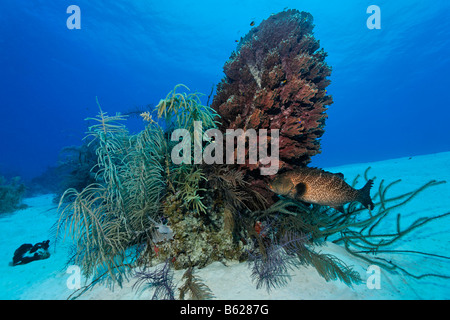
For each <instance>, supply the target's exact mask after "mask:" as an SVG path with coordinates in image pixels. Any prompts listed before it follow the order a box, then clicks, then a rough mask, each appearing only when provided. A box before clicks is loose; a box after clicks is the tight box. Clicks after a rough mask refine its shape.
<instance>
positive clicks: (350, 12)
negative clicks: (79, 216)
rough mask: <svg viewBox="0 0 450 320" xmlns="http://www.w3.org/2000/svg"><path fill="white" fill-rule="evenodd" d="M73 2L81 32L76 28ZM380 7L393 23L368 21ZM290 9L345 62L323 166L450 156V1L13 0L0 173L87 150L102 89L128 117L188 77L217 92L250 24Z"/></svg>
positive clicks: (2, 83)
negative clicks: (69, 149)
mask: <svg viewBox="0 0 450 320" xmlns="http://www.w3.org/2000/svg"><path fill="white" fill-rule="evenodd" d="M73 4H75V5H78V6H79V8H80V10H81V25H80V26H81V29H72V30H69V29H68V28H67V25H66V21H67V19H68V18H69V16H70V14H68V13H67V12H66V10H67V8H68V7H69V6H70V5H73ZM373 4H375V5H377V6H379V7H380V9H381V29H379V30H377V29H373V30H370V29H368V28H367V25H366V21H367V19H368V18H369V16H370V15H369V14H367V12H366V10H367V8H368V6H369V5H373ZM286 7H287V8H294V9H299V10H304V11H308V12H310V13H311V14H312V15H313V16H314V21H315V25H316V27H315V36H316V38H318V39H320V41H321V45H322V47H323V48H324V49H325V50H326V51H327V52H328V53H329V56H328V59H327V61H328V64H329V65H331V66H332V67H333V74H332V76H331V80H332V85H331V86H330V87H329V88H328V91H329V93H330V94H332V95H333V98H334V104H333V105H332V106H331V107H330V109H329V111H328V115H329V118H328V121H327V123H326V133H325V135H324V136H323V139H322V154H321V155H319V156H316V157H315V158H314V159H313V164H314V165H317V166H320V167H327V166H335V165H340V164H345V163H355V162H365V161H374V160H381V159H388V158H395V157H403V156H411V155H418V154H427V153H435V152H441V151H448V150H450V139H449V138H450V131H449V130H448V119H449V115H450V110H449V104H450V96H449V94H448V87H449V80H448V74H450V63H449V54H448V53H449V52H450V21H449V20H448V19H447V13H448V10H449V9H450V3H449V2H448V1H446V0H438V1H434V2H429V1H423V0H397V1H385V0H377V1H363V0H346V1H339V2H336V1H313V0H309V1H308V0H305V1H299V0H297V1H266V0H261V1H246V0H239V1H217V2H216V1H214V2H213V1H173V0H168V1H144V0H142V1H138V0H136V1H114V2H113V1H95V2H93V1H75V0H74V1H65V0H64V1H57V2H55V1H49V0H35V1H27V2H24V1H14V0H4V1H2V6H1V8H0V70H1V72H0V97H1V102H0V105H1V107H0V136H1V137H2V139H1V140H0V150H1V156H0V172H2V174H3V175H7V176H8V175H21V176H23V177H24V178H31V177H33V176H36V175H38V174H40V173H42V172H43V171H44V170H45V169H46V168H47V167H48V166H50V165H54V164H55V163H56V162H57V160H58V153H59V151H60V150H61V148H62V147H64V146H68V145H79V144H81V139H82V138H83V136H84V133H85V131H86V123H85V121H84V119H85V118H86V117H88V116H94V115H95V114H96V113H97V105H96V102H95V97H96V96H97V97H98V99H99V101H100V103H101V105H102V107H103V109H104V110H105V111H107V112H109V114H114V113H115V112H124V111H126V110H130V109H132V108H135V107H138V106H145V105H148V104H157V103H158V101H159V99H161V98H164V97H165V96H166V94H167V93H168V92H169V91H170V90H171V89H172V88H173V87H174V86H175V85H176V84H178V83H183V84H185V85H187V86H188V87H189V88H190V89H191V90H192V91H198V92H202V93H205V94H206V95H208V94H209V92H210V90H211V86H212V85H214V84H217V83H218V82H219V81H220V79H221V78H222V76H223V73H222V68H223V65H224V63H225V61H226V60H227V59H228V58H229V56H230V54H231V52H232V51H233V50H234V49H235V48H236V43H235V40H236V39H239V38H240V37H241V36H243V35H245V34H246V33H247V32H248V31H249V30H250V28H251V26H250V22H251V21H255V23H256V24H258V23H259V22H260V21H262V20H263V19H266V18H267V17H268V16H270V14H272V13H276V12H279V11H282V10H283V9H285V8H286ZM129 126H130V127H131V128H135V129H136V130H139V129H141V126H142V125H141V123H138V122H136V123H133V121H130V123H129Z"/></svg>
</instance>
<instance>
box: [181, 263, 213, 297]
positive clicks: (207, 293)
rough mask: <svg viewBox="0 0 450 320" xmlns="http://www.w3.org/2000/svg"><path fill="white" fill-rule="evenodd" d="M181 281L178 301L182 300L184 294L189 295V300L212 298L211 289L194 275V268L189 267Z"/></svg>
mask: <svg viewBox="0 0 450 320" xmlns="http://www.w3.org/2000/svg"><path fill="white" fill-rule="evenodd" d="M182 279H184V280H185V283H184V285H183V286H182V287H181V288H180V299H181V300H184V298H185V296H186V294H187V293H188V294H189V297H190V299H191V300H209V299H212V298H213V297H214V295H213V293H212V292H211V289H209V287H208V286H207V285H206V284H204V283H203V282H202V280H201V279H200V278H199V277H198V276H196V275H195V274H194V268H193V267H190V268H188V269H187V270H186V272H185V273H184V275H183V277H182Z"/></svg>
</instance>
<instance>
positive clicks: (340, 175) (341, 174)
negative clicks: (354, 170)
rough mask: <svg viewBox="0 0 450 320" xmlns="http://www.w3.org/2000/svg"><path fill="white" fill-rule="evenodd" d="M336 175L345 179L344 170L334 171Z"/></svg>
mask: <svg viewBox="0 0 450 320" xmlns="http://www.w3.org/2000/svg"><path fill="white" fill-rule="evenodd" d="M333 174H334V175H335V176H338V177H339V178H341V179H344V174H343V173H342V172H336V173H333Z"/></svg>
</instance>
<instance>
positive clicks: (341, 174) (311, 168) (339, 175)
mask: <svg viewBox="0 0 450 320" xmlns="http://www.w3.org/2000/svg"><path fill="white" fill-rule="evenodd" d="M305 169H310V170H316V171H318V172H319V171H320V172H322V173H326V174H332V175H335V176H337V177H339V178H341V179H344V174H343V173H342V172H330V171H326V170H324V169H322V168H317V167H305Z"/></svg>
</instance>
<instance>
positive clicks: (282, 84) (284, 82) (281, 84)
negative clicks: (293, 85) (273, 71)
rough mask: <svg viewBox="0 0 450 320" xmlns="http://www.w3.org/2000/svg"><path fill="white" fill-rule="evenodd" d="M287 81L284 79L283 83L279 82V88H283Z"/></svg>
mask: <svg viewBox="0 0 450 320" xmlns="http://www.w3.org/2000/svg"><path fill="white" fill-rule="evenodd" d="M286 82H287V80H286V79H284V80H283V81H281V82H280V87H282V86H284V85H285V84H286Z"/></svg>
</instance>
